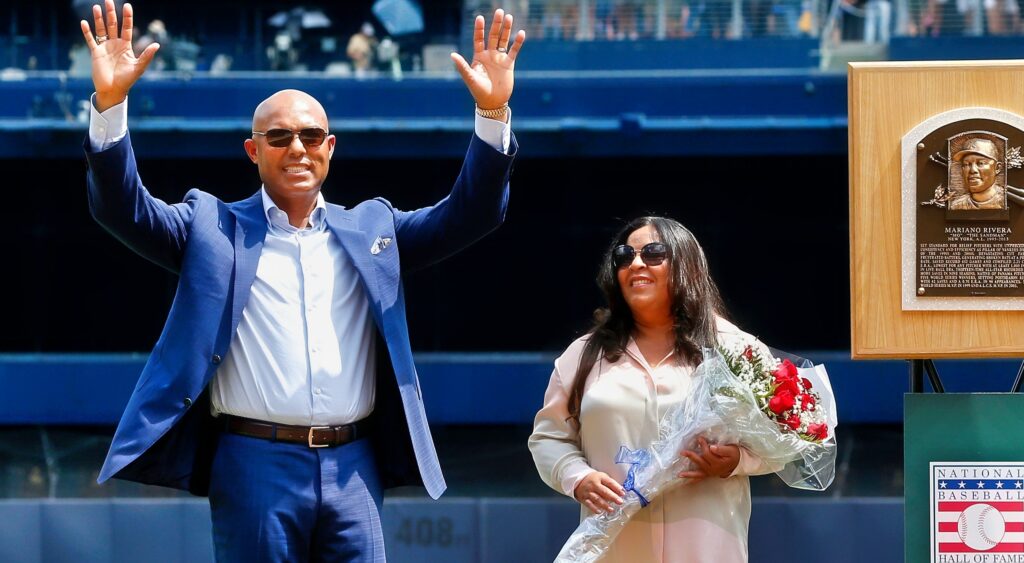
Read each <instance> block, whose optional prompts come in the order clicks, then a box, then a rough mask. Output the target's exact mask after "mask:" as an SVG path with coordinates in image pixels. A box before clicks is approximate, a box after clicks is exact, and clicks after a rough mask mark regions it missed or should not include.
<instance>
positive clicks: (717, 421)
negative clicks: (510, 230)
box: [555, 337, 837, 563]
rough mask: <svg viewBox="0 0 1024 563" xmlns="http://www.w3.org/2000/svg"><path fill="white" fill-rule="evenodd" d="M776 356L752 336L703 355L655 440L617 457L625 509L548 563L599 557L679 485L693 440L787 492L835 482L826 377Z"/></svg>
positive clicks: (585, 530)
mask: <svg viewBox="0 0 1024 563" xmlns="http://www.w3.org/2000/svg"><path fill="white" fill-rule="evenodd" d="M779 355H781V356H786V357H785V358H784V359H780V358H778V357H777V356H776V355H774V354H773V353H772V351H771V350H770V349H769V348H768V347H767V346H765V345H764V344H763V343H761V342H760V341H758V340H756V339H753V338H752V337H746V338H737V339H734V340H732V341H730V342H727V343H726V344H724V345H721V346H719V348H717V349H707V350H705V351H704V361H703V362H701V364H700V365H699V366H697V368H696V369H695V370H694V373H693V382H692V385H691V390H690V394H689V395H688V396H687V397H686V399H685V400H684V401H682V402H681V403H680V404H678V405H676V406H675V407H673V408H672V409H671V410H669V411H668V412H667V413H665V416H664V418H663V419H662V421H661V426H660V431H659V437H658V439H657V440H655V441H654V443H653V444H651V446H650V447H649V448H646V449H640V450H629V449H628V448H625V447H623V448H622V450H620V452H619V458H622V459H621V461H622V462H626V463H630V464H631V466H630V470H629V472H628V474H627V477H626V482H625V483H623V488H624V489H626V496H625V502H624V503H623V504H622V505H613V511H612V512H606V513H601V514H595V515H591V516H589V517H587V518H585V519H584V520H583V522H581V523H580V525H579V527H577V528H576V531H575V532H573V534H572V535H571V536H569V539H568V540H567V541H566V543H565V545H564V546H563V547H562V551H561V552H559V554H558V557H557V558H556V559H555V562H556V563H569V562H590V561H596V560H597V559H598V558H600V557H601V555H602V554H603V553H604V552H605V550H606V549H607V548H608V546H610V545H611V543H612V541H613V540H614V539H615V537H616V536H617V535H618V534H619V532H620V531H622V528H623V527H625V525H626V523H628V522H629V519H630V518H631V517H632V516H633V515H634V514H636V513H637V511H639V510H640V509H641V508H643V507H644V506H646V505H647V504H648V503H649V502H650V500H651V499H653V498H655V497H657V496H658V495H660V494H662V493H664V492H666V491H668V490H670V489H673V488H675V487H677V486H679V485H681V484H682V483H684V482H685V481H686V480H685V479H681V478H679V477H677V475H678V474H679V473H680V472H681V471H685V470H687V469H688V467H689V465H690V461H689V460H688V459H687V458H685V457H683V456H681V455H680V451H681V450H683V449H684V448H685V449H695V444H696V443H697V438H698V437H704V438H706V439H707V440H708V442H711V443H726V444H739V445H741V446H743V447H745V448H747V449H748V450H749V451H750V452H751V453H753V454H754V455H756V456H758V457H760V458H761V459H762V460H763V461H764V462H765V463H767V464H768V465H769V466H770V467H772V468H775V474H776V475H778V476H779V477H780V478H782V480H783V481H784V482H785V483H786V484H787V485H789V486H791V487H795V488H799V489H808V490H818V491H820V490H824V489H825V488H827V487H828V486H829V485H830V484H831V483H832V479H833V478H834V477H835V460H836V442H835V433H834V431H835V426H836V423H837V422H836V420H837V419H836V411H835V400H834V397H833V396H832V388H831V385H830V384H829V381H828V374H827V373H826V372H825V368H824V367H823V366H820V365H818V366H815V365H813V364H811V362H809V361H807V360H803V359H801V358H797V357H795V356H790V355H788V354H785V353H779ZM617 461H618V460H617Z"/></svg>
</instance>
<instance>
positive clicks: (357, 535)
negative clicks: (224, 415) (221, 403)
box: [210, 433, 385, 563]
mask: <svg viewBox="0 0 1024 563" xmlns="http://www.w3.org/2000/svg"><path fill="white" fill-rule="evenodd" d="M210 477H211V479H210V513H211V517H212V519H213V541H214V550H215V553H216V558H217V561H218V562H220V563H229V562H239V563H241V562H245V563H256V562H285V561H287V562H303V561H346V562H353V563H356V562H358V563H364V562H365V563H371V562H383V561H385V558H384V535H383V532H382V530H381V523H380V511H381V502H382V500H383V490H382V487H381V483H380V478H379V474H378V472H377V467H376V464H375V462H374V457H373V451H372V448H371V445H370V440H369V439H361V440H356V441H355V442H352V443H349V444H345V445H343V446H337V447H332V448H309V447H307V446H304V445H299V444H291V443H284V442H272V441H269V440H263V439H260V438H250V437H246V436H239V435H236V434H229V433H224V434H222V435H221V437H220V443H219V445H218V446H217V453H216V455H215V456H214V459H213V467H212V473H211V476H210Z"/></svg>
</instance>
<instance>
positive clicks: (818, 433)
mask: <svg viewBox="0 0 1024 563" xmlns="http://www.w3.org/2000/svg"><path fill="white" fill-rule="evenodd" d="M807 433H808V434H810V435H811V436H814V437H815V438H817V439H819V440H824V439H825V438H828V425H826V424H824V423H822V424H812V425H810V426H808V427H807Z"/></svg>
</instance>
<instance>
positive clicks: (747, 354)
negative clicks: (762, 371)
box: [743, 346, 754, 362]
mask: <svg viewBox="0 0 1024 563" xmlns="http://www.w3.org/2000/svg"><path fill="white" fill-rule="evenodd" d="M743 357H744V358H746V359H747V361H748V362H749V361H753V360H754V349H753V348H751V347H750V346H747V347H746V348H744V349H743Z"/></svg>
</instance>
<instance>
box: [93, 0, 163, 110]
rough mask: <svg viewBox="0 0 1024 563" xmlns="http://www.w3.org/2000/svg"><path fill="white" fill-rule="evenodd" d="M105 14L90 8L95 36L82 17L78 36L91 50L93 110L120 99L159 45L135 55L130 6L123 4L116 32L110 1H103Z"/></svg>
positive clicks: (103, 107) (114, 103)
mask: <svg viewBox="0 0 1024 563" xmlns="http://www.w3.org/2000/svg"><path fill="white" fill-rule="evenodd" d="M105 7H106V10H105V11H106V14H105V17H104V10H103V9H101V8H100V7H99V6H96V5H94V6H93V7H92V16H93V19H94V20H95V25H96V35H95V37H94V36H93V32H92V29H90V28H89V22H87V21H85V20H82V22H81V26H82V35H83V36H84V37H85V44H86V45H88V46H89V52H90V53H92V82H93V85H94V86H95V87H96V109H98V110H99V111H104V110H106V109H108V108H110V107H111V106H114V105H117V104H119V103H121V102H122V101H124V99H125V97H126V96H127V95H128V90H130V89H131V87H132V85H133V84H135V81H136V80H138V79H139V77H140V76H142V73H143V72H145V71H146V67H147V66H149V63H150V61H152V60H153V55H155V54H156V51H157V49H159V48H160V44H158V43H153V44H152V45H150V46H148V47H146V50H144V51H143V52H142V54H141V55H139V56H138V57H136V56H135V51H133V50H132V26H133V25H135V22H134V17H133V13H132V5H131V4H125V5H124V10H123V12H122V16H123V17H122V19H123V22H122V23H123V28H122V30H121V31H120V33H118V27H117V9H116V8H115V7H114V0H106V6H105Z"/></svg>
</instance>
